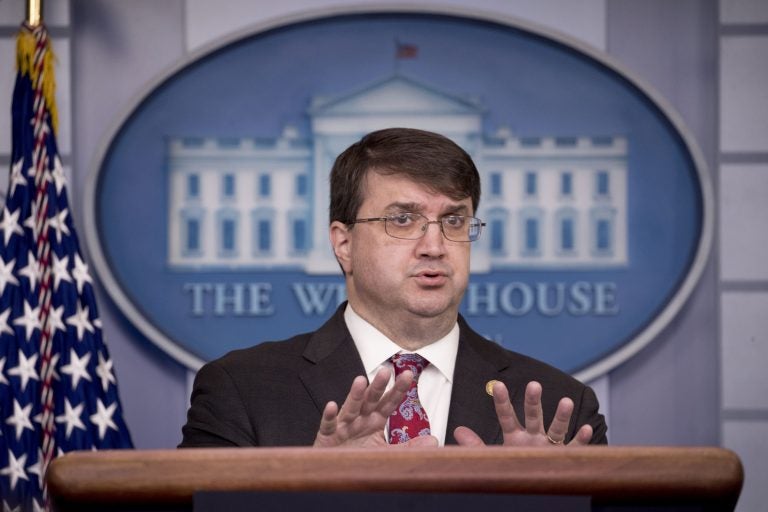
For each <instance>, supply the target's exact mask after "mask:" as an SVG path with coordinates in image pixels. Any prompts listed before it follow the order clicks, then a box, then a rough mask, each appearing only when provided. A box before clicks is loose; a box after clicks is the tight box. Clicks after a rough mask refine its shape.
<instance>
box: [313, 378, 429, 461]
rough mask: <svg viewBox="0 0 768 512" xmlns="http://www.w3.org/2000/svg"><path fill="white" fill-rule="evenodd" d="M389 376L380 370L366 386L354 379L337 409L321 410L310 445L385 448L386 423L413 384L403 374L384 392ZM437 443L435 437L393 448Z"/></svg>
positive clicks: (333, 404) (364, 381) (333, 406)
mask: <svg viewBox="0 0 768 512" xmlns="http://www.w3.org/2000/svg"><path fill="white" fill-rule="evenodd" d="M391 375H392V373H391V372H390V371H388V370H387V369H384V368H382V369H381V370H379V372H378V373H377V374H376V375H375V376H374V378H373V381H372V382H371V383H370V384H368V383H367V379H366V378H365V377H363V376H359V377H356V378H355V380H354V381H352V387H350V389H349V394H348V395H347V398H346V400H344V403H343V404H342V406H341V409H339V406H338V405H337V404H336V402H328V403H327V404H326V405H325V409H323V417H322V419H321V420H320V428H319V429H318V431H317V436H316V437H315V444H314V446H319V447H334V446H357V447H366V446H370V447H375V446H388V443H387V438H386V436H385V434H384V428H385V426H386V424H387V420H388V419H389V416H390V415H391V414H392V412H393V411H394V410H395V409H396V408H397V407H398V406H399V405H400V403H401V402H402V401H403V398H405V394H406V393H407V391H408V388H410V386H411V382H412V381H413V374H412V373H411V372H410V371H404V372H403V373H401V374H400V375H398V376H397V377H396V378H395V384H394V385H393V386H392V388H391V389H390V390H389V391H385V390H386V389H387V383H388V382H389V379H390V377H391ZM437 444H438V443H437V439H436V438H435V437H433V436H423V437H417V438H415V439H412V440H410V441H408V442H407V443H404V444H403V445H397V446H437Z"/></svg>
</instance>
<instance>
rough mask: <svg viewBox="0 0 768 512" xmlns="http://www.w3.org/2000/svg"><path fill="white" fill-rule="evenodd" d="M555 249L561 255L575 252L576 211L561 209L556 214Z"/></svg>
mask: <svg viewBox="0 0 768 512" xmlns="http://www.w3.org/2000/svg"><path fill="white" fill-rule="evenodd" d="M556 226H557V228H556V229H557V232H556V239H557V248H558V251H559V252H560V253H561V254H564V255H567V254H573V253H575V252H576V249H577V247H576V210H575V209H573V208H563V209H561V210H559V211H558V212H557V222H556Z"/></svg>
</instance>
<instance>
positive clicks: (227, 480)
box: [47, 446, 744, 511]
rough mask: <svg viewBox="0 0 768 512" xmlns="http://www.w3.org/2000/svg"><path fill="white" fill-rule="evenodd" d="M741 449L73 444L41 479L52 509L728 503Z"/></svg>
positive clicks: (737, 480)
mask: <svg viewBox="0 0 768 512" xmlns="http://www.w3.org/2000/svg"><path fill="white" fill-rule="evenodd" d="M743 478H744V475H743V469H742V465H741V462H740V461H739V458H738V457H737V456H736V455H735V454H734V453H733V452H731V451H728V450H725V449H722V448H714V447H690V448H689V447H616V446H600V447H592V446H589V447H579V448H551V447H547V448H503V447H487V448H465V447H445V448H421V449H404V448H383V449H374V450H370V449H368V450H360V449H313V448H232V449H230V448H207V449H184V450H144V451H142V450H116V451H101V452H73V453H69V454H67V455H64V456H63V457H60V458H58V459H56V460H54V461H53V463H52V464H51V466H50V468H49V471H48V474H47V479H48V486H49V492H50V495H51V498H52V500H53V503H54V505H55V507H56V509H57V510H62V511H65V510H84V509H86V508H92V509H99V508H103V507H105V506H110V507H112V508H114V507H116V506H124V507H127V508H131V509H142V508H144V509H152V508H162V507H166V506H169V505H172V506H173V507H174V508H181V509H184V508H188V509H191V507H192V498H193V494H194V493H195V492H196V491H292V492H301V491H358V492H360V491H376V492H382V491H397V492H430V493H431V492H447V493H457V492H460V493H511V494H548V495H590V496H592V497H593V502H594V503H604V504H644V503H656V504H675V503H679V504H685V503H694V504H702V505H706V508H707V509H708V510H709V509H711V510H732V509H733V507H734V506H735V503H736V501H737V499H738V496H739V493H740V491H741V486H742V482H743Z"/></svg>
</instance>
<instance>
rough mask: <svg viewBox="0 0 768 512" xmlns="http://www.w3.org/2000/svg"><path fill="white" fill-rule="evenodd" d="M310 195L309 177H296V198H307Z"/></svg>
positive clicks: (298, 175) (304, 175)
mask: <svg viewBox="0 0 768 512" xmlns="http://www.w3.org/2000/svg"><path fill="white" fill-rule="evenodd" d="M308 193H309V185H308V177H307V175H306V174H297V175H296V196H297V197H307V194H308Z"/></svg>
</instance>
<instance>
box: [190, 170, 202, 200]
mask: <svg viewBox="0 0 768 512" xmlns="http://www.w3.org/2000/svg"><path fill="white" fill-rule="evenodd" d="M198 198H200V176H199V175H197V174H187V199H198Z"/></svg>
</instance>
